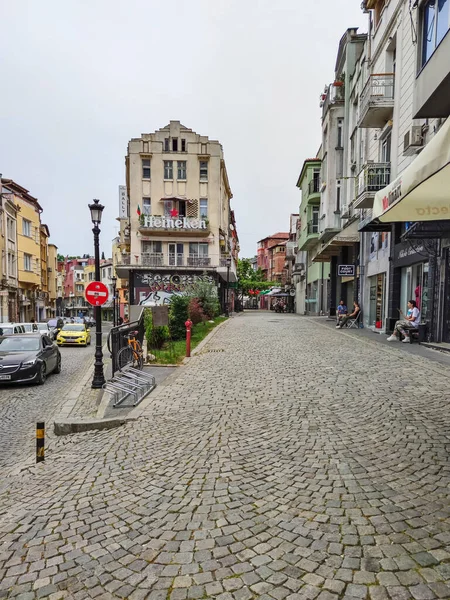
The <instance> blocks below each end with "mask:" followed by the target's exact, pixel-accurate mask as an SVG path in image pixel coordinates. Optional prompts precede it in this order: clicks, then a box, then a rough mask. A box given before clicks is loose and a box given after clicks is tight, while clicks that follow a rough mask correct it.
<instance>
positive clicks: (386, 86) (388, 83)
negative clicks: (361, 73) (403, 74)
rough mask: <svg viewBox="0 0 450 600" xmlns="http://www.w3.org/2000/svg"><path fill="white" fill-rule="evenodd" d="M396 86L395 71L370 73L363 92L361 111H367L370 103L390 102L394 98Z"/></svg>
mask: <svg viewBox="0 0 450 600" xmlns="http://www.w3.org/2000/svg"><path fill="white" fill-rule="evenodd" d="M394 86H395V75H394V73H377V74H375V73H374V74H373V75H370V76H369V79H368V80H367V82H366V85H365V86H364V89H363V91H362V94H361V105H360V111H361V113H363V112H364V111H365V109H366V108H367V105H368V104H370V103H374V104H390V103H391V102H392V101H393V99H394Z"/></svg>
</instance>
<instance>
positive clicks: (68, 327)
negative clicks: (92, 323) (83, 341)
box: [62, 323, 84, 331]
mask: <svg viewBox="0 0 450 600" xmlns="http://www.w3.org/2000/svg"><path fill="white" fill-rule="evenodd" d="M62 330H63V331H84V325H77V324H76V323H68V324H67V325H64V327H63V328H62Z"/></svg>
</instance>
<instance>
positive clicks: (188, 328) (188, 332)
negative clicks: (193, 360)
mask: <svg viewBox="0 0 450 600" xmlns="http://www.w3.org/2000/svg"><path fill="white" fill-rule="evenodd" d="M185 326H186V357H187V358H189V357H190V356H191V327H192V321H191V320H190V319H188V320H187V321H186V323H185Z"/></svg>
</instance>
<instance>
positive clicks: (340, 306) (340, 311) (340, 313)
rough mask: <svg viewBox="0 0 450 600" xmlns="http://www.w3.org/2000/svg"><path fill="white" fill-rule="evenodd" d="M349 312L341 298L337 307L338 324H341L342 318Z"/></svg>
mask: <svg viewBox="0 0 450 600" xmlns="http://www.w3.org/2000/svg"><path fill="white" fill-rule="evenodd" d="M347 313H348V310H347V307H346V306H345V302H344V301H343V300H341V301H340V302H339V304H338V307H337V325H339V324H340V322H341V320H342V319H343V318H344V317H345V315H346V314H347Z"/></svg>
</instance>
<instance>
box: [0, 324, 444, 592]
mask: <svg viewBox="0 0 450 600" xmlns="http://www.w3.org/2000/svg"><path fill="white" fill-rule="evenodd" d="M342 333H343V332H340V331H336V330H335V329H330V328H327V327H321V326H320V325H318V324H317V323H316V322H315V321H314V320H313V319H309V318H300V317H297V316H295V315H280V316H279V317H278V316H277V318H276V319H274V315H272V314H265V313H259V314H258V313H249V314H244V315H242V316H240V317H239V318H238V319H231V320H229V321H227V322H226V324H225V325H224V326H222V327H221V328H220V330H218V331H217V332H216V334H215V335H214V336H213V337H212V338H210V339H209V341H208V343H207V344H206V346H205V347H204V348H205V349H207V350H213V351H212V352H209V351H208V352H205V351H203V352H200V353H198V354H197V355H196V356H195V357H193V358H191V360H190V361H189V362H188V363H187V364H186V365H185V366H183V367H182V368H180V369H178V370H177V372H176V374H174V375H172V376H170V377H169V378H168V379H167V380H166V382H164V383H166V385H161V386H160V387H159V388H158V389H157V391H156V392H157V393H155V394H152V395H151V401H150V400H149V401H148V402H143V403H142V405H141V406H140V407H137V408H138V409H139V412H138V413H135V415H134V416H139V417H140V418H139V419H137V420H134V421H130V422H127V423H126V424H125V425H123V426H122V427H119V428H117V429H113V430H110V431H94V432H84V433H79V434H74V435H71V436H67V437H61V438H57V439H56V440H55V441H54V444H53V448H52V452H51V456H50V457H49V460H47V461H46V462H45V463H41V464H39V465H36V466H33V467H31V468H29V469H28V470H27V471H26V472H22V473H18V474H16V475H13V476H10V477H9V478H8V479H7V481H2V480H0V598H2V597H4V598H20V597H22V598H29V599H31V598H33V599H34V598H55V599H56V598H60V597H61V598H69V599H76V600H78V599H80V600H85V599H89V598H97V599H106V598H109V599H115V598H129V599H132V600H158V599H160V600H177V599H179V600H189V599H193V600H195V599H196V598H217V599H220V600H251V599H253V598H259V599H263V600H271V599H272V600H273V599H275V600H284V599H287V600H298V599H302V600H304V599H311V600H316V599H320V600H332V599H351V598H352V599H360V600H402V599H411V600H434V599H440V598H447V599H448V598H450V587H449V582H450V502H449V492H450V459H449V450H450V413H449V410H448V402H449V401H448V389H449V377H448V369H447V370H446V369H445V368H444V367H442V366H441V365H436V364H435V363H433V361H432V360H429V359H427V358H425V357H422V356H415V357H414V360H411V357H410V356H406V355H405V353H402V352H398V351H394V350H391V349H389V348H388V349H386V351H384V349H383V350H381V348H380V345H379V344H375V343H371V342H370V341H367V340H363V341H362V342H360V341H359V339H358V338H357V337H356V336H350V335H345V334H344V335H340V334H342ZM218 349H220V350H222V351H221V352H214V350H218ZM169 380H170V381H169ZM133 413H134V411H133Z"/></svg>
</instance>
